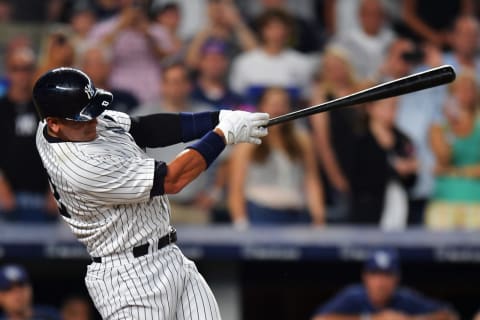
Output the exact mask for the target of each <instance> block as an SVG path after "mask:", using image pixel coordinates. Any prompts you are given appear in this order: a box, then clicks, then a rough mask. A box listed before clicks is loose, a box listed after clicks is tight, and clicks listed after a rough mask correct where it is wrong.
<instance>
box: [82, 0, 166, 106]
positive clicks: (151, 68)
mask: <svg viewBox="0 0 480 320" xmlns="http://www.w3.org/2000/svg"><path fill="white" fill-rule="evenodd" d="M89 43H90V44H91V45H96V46H102V45H104V46H107V47H110V48H111V50H112V72H111V74H110V79H109V86H110V87H112V88H117V89H123V90H127V91H129V92H131V93H132V94H134V95H135V97H136V98H137V99H138V100H139V101H140V102H142V103H148V102H152V101H156V100H157V99H158V98H159V94H160V92H159V89H160V86H159V85H158V84H159V83H160V82H161V67H160V62H161V61H162V60H163V59H164V58H165V57H168V56H169V55H170V54H171V53H172V52H173V51H172V50H173V48H172V44H171V43H170V38H169V37H168V34H167V32H166V31H165V29H164V28H162V27H161V26H160V25H158V24H151V23H150V22H149V20H148V17H147V14H146V12H145V10H144V8H142V7H139V6H136V5H134V1H133V0H128V1H123V9H122V10H121V12H120V13H118V14H117V15H115V16H114V17H112V18H110V19H108V20H106V21H103V22H100V23H99V24H97V25H96V26H95V27H94V28H93V30H92V32H91V33H90V35H89ZM136 74H137V75H141V76H140V77H132V75H136Z"/></svg>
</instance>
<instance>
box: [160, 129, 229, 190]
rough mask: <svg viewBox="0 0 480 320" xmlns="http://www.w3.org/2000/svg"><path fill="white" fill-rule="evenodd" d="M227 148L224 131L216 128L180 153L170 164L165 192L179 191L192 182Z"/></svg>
mask: <svg viewBox="0 0 480 320" xmlns="http://www.w3.org/2000/svg"><path fill="white" fill-rule="evenodd" d="M223 149H225V140H224V138H223V133H222V131H221V130H219V129H215V130H214V131H211V132H209V133H207V134H206V135H205V136H204V137H203V138H202V139H200V140H199V141H197V142H196V143H194V144H192V145H191V146H189V147H188V148H187V150H185V151H183V152H182V153H180V154H179V155H178V156H177V158H175V160H173V161H172V162H171V163H170V164H169V165H168V171H167V175H166V177H165V184H164V189H165V193H167V194H168V193H177V192H179V191H181V190H182V189H183V188H184V187H185V186H186V185H187V184H189V183H190V182H192V181H193V180H194V179H195V178H196V177H198V175H199V174H200V173H202V171H204V170H205V169H206V168H208V167H209V166H210V164H211V163H212V162H213V161H214V160H215V159H216V158H217V157H218V155H219V154H220V153H221V152H222V151H223Z"/></svg>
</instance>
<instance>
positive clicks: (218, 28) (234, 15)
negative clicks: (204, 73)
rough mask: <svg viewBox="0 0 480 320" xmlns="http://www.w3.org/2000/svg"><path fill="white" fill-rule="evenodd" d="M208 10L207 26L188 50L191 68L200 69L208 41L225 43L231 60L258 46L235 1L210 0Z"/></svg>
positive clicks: (196, 36)
mask: <svg viewBox="0 0 480 320" xmlns="http://www.w3.org/2000/svg"><path fill="white" fill-rule="evenodd" d="M207 10H208V12H207V15H208V21H207V23H206V26H205V28H204V29H203V30H201V31H199V32H197V33H196V35H195V36H194V37H193V39H192V41H191V43H190V46H189V48H188V52H187V56H186V63H187V65H188V66H189V67H190V68H192V69H196V68H198V65H199V63H200V55H201V50H202V48H203V46H204V45H205V43H206V42H207V41H208V40H212V39H215V40H221V41H223V42H225V43H226V44H227V50H228V56H229V58H230V59H232V58H233V57H234V56H236V55H237V54H238V53H240V52H242V51H250V50H253V49H255V48H256V47H257V46H258V43H257V39H256V38H255V35H254V34H253V33H252V31H251V30H250V29H249V28H248V26H247V25H246V24H245V22H244V21H243V19H242V17H241V16H240V13H239V12H238V10H237V8H236V7H235V4H234V2H233V1H231V0H208V8H207Z"/></svg>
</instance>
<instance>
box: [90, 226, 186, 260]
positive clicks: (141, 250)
mask: <svg viewBox="0 0 480 320" xmlns="http://www.w3.org/2000/svg"><path fill="white" fill-rule="evenodd" d="M175 242H177V230H175V228H173V227H172V228H171V230H170V232H169V233H167V234H166V235H164V236H163V237H161V238H160V239H159V240H158V245H157V247H158V250H160V249H162V248H163V247H166V246H168V245H169V244H171V243H175ZM148 247H150V243H145V244H141V245H139V246H136V247H134V248H133V249H132V254H133V256H134V257H135V258H138V257H141V256H144V255H146V254H147V253H148ZM92 261H93V262H97V263H102V257H92Z"/></svg>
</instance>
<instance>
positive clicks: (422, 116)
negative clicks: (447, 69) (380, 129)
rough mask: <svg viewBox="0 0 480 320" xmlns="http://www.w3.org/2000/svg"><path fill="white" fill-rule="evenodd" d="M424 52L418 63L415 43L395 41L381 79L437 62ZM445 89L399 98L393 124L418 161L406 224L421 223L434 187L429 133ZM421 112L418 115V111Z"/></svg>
mask: <svg viewBox="0 0 480 320" xmlns="http://www.w3.org/2000/svg"><path fill="white" fill-rule="evenodd" d="M430 56H431V54H430V53H429V51H427V53H426V55H425V58H424V60H418V57H416V54H415V46H414V44H413V43H412V42H411V41H409V40H406V39H401V38H399V39H396V40H395V41H394V42H393V43H392V45H391V46H390V47H389V49H388V51H387V57H386V60H385V65H384V67H383V68H382V69H383V72H384V75H383V79H382V81H381V82H383V81H384V80H392V79H396V78H400V77H404V76H406V75H408V74H410V73H413V72H414V70H415V69H416V68H417V69H418V68H419V67H418V66H419V65H421V64H423V63H424V61H432V60H436V59H433V58H431V57H430ZM445 95H446V93H445V88H444V87H436V88H433V89H428V90H422V91H419V92H415V93H411V94H407V95H402V96H400V97H399V99H398V110H397V113H396V119H395V123H396V126H397V128H398V129H399V130H400V131H401V132H403V133H404V134H405V135H407V136H408V137H409V138H410V139H411V141H412V142H413V144H414V149H415V152H416V155H417V160H418V162H419V163H418V170H417V180H416V183H415V185H414V186H413V189H412V190H411V197H410V204H409V216H408V223H409V224H410V225H418V224H423V221H424V210H425V206H426V204H427V203H428V200H429V199H430V197H431V195H432V193H433V187H434V174H433V169H434V162H435V161H434V157H433V153H432V149H431V146H430V138H429V130H430V127H431V125H432V124H433V123H435V122H437V121H441V117H442V114H441V108H442V107H441V106H442V104H443V101H444V99H445ZM419 110H421V112H419Z"/></svg>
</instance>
